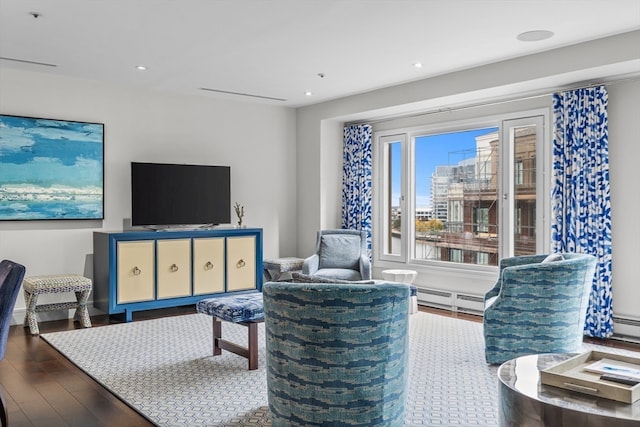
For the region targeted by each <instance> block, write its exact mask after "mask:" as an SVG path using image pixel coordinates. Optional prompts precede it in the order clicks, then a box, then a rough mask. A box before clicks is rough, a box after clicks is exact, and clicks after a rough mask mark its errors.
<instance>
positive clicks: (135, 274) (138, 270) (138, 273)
mask: <svg viewBox="0 0 640 427" xmlns="http://www.w3.org/2000/svg"><path fill="white" fill-rule="evenodd" d="M141 273H142V270H140V269H139V268H138V267H137V266H136V267H133V275H134V276H139V275H140V274H141Z"/></svg>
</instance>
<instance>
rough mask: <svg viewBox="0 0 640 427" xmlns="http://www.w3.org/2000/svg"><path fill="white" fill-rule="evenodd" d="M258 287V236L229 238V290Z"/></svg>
mask: <svg viewBox="0 0 640 427" xmlns="http://www.w3.org/2000/svg"><path fill="white" fill-rule="evenodd" d="M255 288H256V237H255V236H242V237H228V238H227V291H228V292H231V291H242V290H246V289H255Z"/></svg>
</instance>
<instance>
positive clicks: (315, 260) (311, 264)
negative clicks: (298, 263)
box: [302, 254, 320, 275]
mask: <svg viewBox="0 0 640 427" xmlns="http://www.w3.org/2000/svg"><path fill="white" fill-rule="evenodd" d="M319 265H320V256H318V254H313V255H311V256H310V257H309V258H307V259H305V260H304V262H303V263H302V274H308V275H312V274H315V272H316V271H318V266H319Z"/></svg>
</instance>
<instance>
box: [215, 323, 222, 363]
mask: <svg viewBox="0 0 640 427" xmlns="http://www.w3.org/2000/svg"><path fill="white" fill-rule="evenodd" d="M221 339H222V322H221V321H220V319H218V318H217V317H214V318H213V355H214V356H218V355H220V354H222V349H221V348H220V340H221Z"/></svg>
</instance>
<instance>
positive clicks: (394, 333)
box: [263, 282, 409, 426]
mask: <svg viewBox="0 0 640 427" xmlns="http://www.w3.org/2000/svg"><path fill="white" fill-rule="evenodd" d="M263 299H264V312H265V331H266V350H267V387H268V398H269V410H270V412H271V420H272V422H273V425H274V426H320V425H327V426H329V425H341V426H374V425H380V426H401V425H402V424H403V418H404V415H403V414H404V404H405V400H406V386H407V373H408V369H409V366H408V352H409V348H408V311H409V286H408V285H406V284H400V283H378V284H373V285H358V284H320V283H313V284H304V283H285V282H269V283H266V284H265V285H264V287H263Z"/></svg>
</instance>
